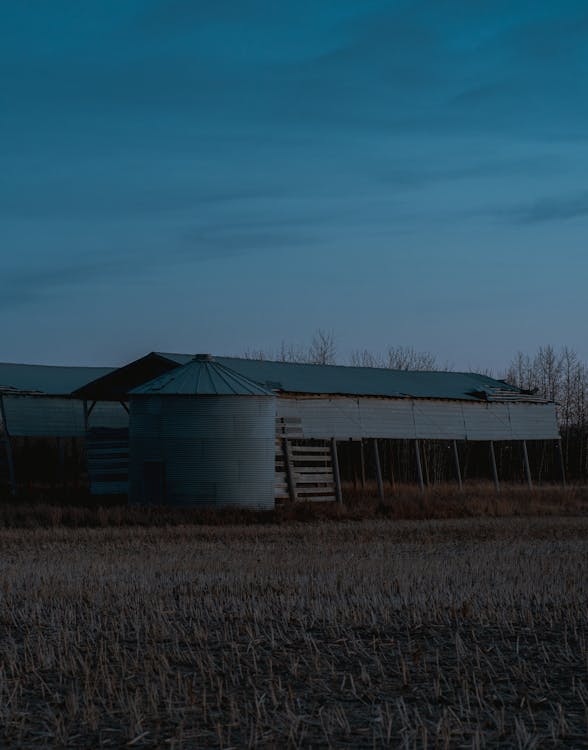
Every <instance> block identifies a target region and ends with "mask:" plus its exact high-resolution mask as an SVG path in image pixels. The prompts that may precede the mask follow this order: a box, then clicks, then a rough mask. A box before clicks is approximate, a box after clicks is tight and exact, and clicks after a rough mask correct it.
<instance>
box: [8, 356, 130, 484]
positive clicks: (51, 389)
mask: <svg viewBox="0 0 588 750" xmlns="http://www.w3.org/2000/svg"><path fill="white" fill-rule="evenodd" d="M113 369H114V368H111V367H61V366H52V365H31V364H13V363H0V476H3V477H4V478H5V479H8V480H9V484H10V487H11V490H12V492H13V493H14V492H15V490H16V480H17V479H18V477H17V476H16V475H15V452H16V453H17V454H19V455H20V457H21V459H22V460H21V462H20V463H22V464H23V465H26V466H29V465H30V463H31V456H34V455H38V454H39V452H41V453H44V454H47V453H53V452H54V453H55V457H56V459H55V460H56V462H57V463H62V462H63V461H64V460H65V457H66V455H67V453H68V451H70V452H71V451H73V452H74V453H75V451H76V446H78V444H81V445H79V446H78V447H79V448H80V452H84V453H86V452H87V451H86V449H88V451H89V453H90V455H91V453H92V444H91V436H92V434H95V435H100V434H101V433H102V431H104V430H106V431H107V433H108V434H109V435H110V436H112V432H111V431H112V430H114V431H117V432H118V434H119V435H120V437H121V440H122V441H124V443H125V445H126V444H128V414H127V411H126V408H125V406H124V403H123V404H121V403H120V402H108V401H102V402H100V403H96V404H95V405H94V408H90V407H89V406H88V404H87V403H85V402H84V400H83V399H80V398H78V397H76V396H75V395H73V393H74V391H76V390H77V389H78V388H80V387H82V386H83V385H85V384H87V383H89V382H91V381H94V380H96V379H99V378H103V377H105V376H106V375H108V373H110V372H112V371H113ZM39 445H40V448H41V450H40V451H39V450H36V451H35V450H34V448H35V446H39ZM18 457H19V456H18V455H17V457H16V459H18ZM16 463H18V460H16ZM124 471H125V473H126V466H125V467H124ZM123 485H124V486H119V488H118V489H119V491H120V490H122V491H123V492H126V479H125V480H124V482H123ZM95 489H100V486H99V485H96V486H95ZM109 489H111V490H112V489H113V488H112V487H110V488H109Z"/></svg>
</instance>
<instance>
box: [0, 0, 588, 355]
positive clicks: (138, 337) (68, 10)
mask: <svg viewBox="0 0 588 750" xmlns="http://www.w3.org/2000/svg"><path fill="white" fill-rule="evenodd" d="M0 14H1V22H0V159H1V162H0V163H1V164H2V172H1V174H2V178H1V179H0V259H1V264H2V265H1V273H0V321H1V322H2V330H3V336H2V344H1V346H0V360H5V361H29V362H35V361H39V362H55V363H62V362H64V363H80V364H111V363H112V364H116V363H119V362H124V361H128V360H129V359H132V358H134V357H135V356H139V355H141V354H142V353H144V352H145V351H149V350H152V349H161V350H168V351H187V352H190V351H212V352H216V353H219V354H239V353H241V352H243V351H244V350H245V349H248V348H267V349H275V348H276V347H278V346H279V344H280V342H281V341H282V340H284V341H286V342H290V343H292V344H300V343H304V342H306V341H308V340H309V339H310V337H311V336H312V333H313V331H314V330H315V329H316V328H319V327H320V328H323V329H326V330H332V331H334V333H335V336H336V339H337V344H338V349H339V353H340V357H341V359H342V360H343V361H345V359H346V357H347V356H348V354H349V353H350V351H351V350H353V349H357V348H368V349H372V350H383V349H385V348H387V347H388V346H389V345H409V346H414V347H415V348H416V349H420V350H428V351H431V352H433V353H435V354H437V355H438V357H439V359H440V360H441V361H442V362H448V363H450V364H452V365H454V366H455V367H458V368H462V369H464V368H468V367H495V368H500V367H502V366H503V365H504V364H505V363H506V362H508V361H509V360H510V358H511V357H512V355H513V354H514V353H515V352H516V351H517V350H519V349H522V350H524V351H532V350H534V349H535V348H536V347H537V346H538V345H539V344H543V343H549V342H552V343H554V344H568V345H570V346H572V347H574V348H576V349H577V350H578V352H579V353H580V354H581V355H582V356H583V357H585V358H588V341H587V337H586V333H585V328H586V324H585V318H586V308H587V305H586V280H587V278H588V273H587V272H588V254H587V252H586V247H585V238H586V229H587V226H588V181H587V178H586V174H587V167H588V128H587V125H588V96H587V95H586V94H587V91H586V87H587V81H588V78H587V74H588V43H587V42H588V7H587V6H586V4H585V3H582V2H571V1H569V0H563V2H559V3H554V2H553V1H552V0H549V1H545V0H534V2H524V1H523V0H521V1H520V2H517V3H513V2H505V1H503V0H494V1H493V2H487V3H482V2H479V1H477V0H459V1H458V0H443V1H441V2H440V1H439V0H425V1H422V2H416V1H411V2H409V1H408V0H407V1H406V2H400V1H398V2H393V1H390V2H377V1H376V0H357V1H354V2H351V0H332V1H331V0H313V1H312V2H310V1H309V0H308V1H305V0H297V1H296V2H293V1H291V0H281V1H280V2H261V1H251V2H247V1H246V0H216V1H215V2H208V0H206V1H202V2H198V0H157V1H156V0H125V2H120V0H100V2H98V1H94V0H88V1H87V2H77V1H75V0H52V1H51V2H50V3H49V2H45V0H19V1H18V2H8V0H7V1H6V2H1V0H0Z"/></svg>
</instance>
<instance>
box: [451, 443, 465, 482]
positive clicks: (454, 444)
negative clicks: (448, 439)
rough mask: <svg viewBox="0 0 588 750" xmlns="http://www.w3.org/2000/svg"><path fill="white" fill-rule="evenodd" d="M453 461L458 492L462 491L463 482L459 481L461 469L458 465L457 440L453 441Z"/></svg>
mask: <svg viewBox="0 0 588 750" xmlns="http://www.w3.org/2000/svg"><path fill="white" fill-rule="evenodd" d="M453 459H454V461H455V473H456V475H457V483H458V485H459V491H460V492H461V491H462V490H463V482H462V481H461V467H460V465H459V451H458V450H457V440H454V441H453Z"/></svg>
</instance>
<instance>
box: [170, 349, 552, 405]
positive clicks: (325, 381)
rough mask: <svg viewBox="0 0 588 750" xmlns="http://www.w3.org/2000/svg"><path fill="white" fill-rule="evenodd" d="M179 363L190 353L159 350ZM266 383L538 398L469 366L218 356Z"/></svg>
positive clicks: (351, 392) (299, 388)
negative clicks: (393, 366) (424, 367)
mask: <svg viewBox="0 0 588 750" xmlns="http://www.w3.org/2000/svg"><path fill="white" fill-rule="evenodd" d="M156 354H157V355H158V356H160V357H164V358H166V359H168V360H171V361H173V362H177V363H178V364H185V363H186V362H188V361H190V359H191V358H192V357H191V355H188V354H170V353H165V352H157V353H156ZM216 361H217V362H219V363H220V364H223V365H225V366H226V367H230V368H231V369H232V370H234V371H236V372H238V373H240V374H241V375H244V376H245V377H246V378H249V379H250V380H252V381H254V382H256V383H259V384H260V385H262V386H263V387H265V388H268V389H269V390H274V391H282V392H284V393H291V394H295V393H306V394H316V395H318V394H322V395H325V394H332V395H345V396H383V397H388V398H435V399H459V400H465V401H480V400H487V401H503V400H504V401H506V400H508V401H512V400H521V401H523V400H525V401H526V400H535V401H536V400H538V399H536V398H534V397H532V396H530V395H529V394H526V393H524V392H523V391H521V390H520V389H519V388H516V387H515V386H511V385H508V384H507V383H505V382H503V381H501V380H494V379H493V378H489V377H487V376H486V375H477V374H475V373H469V372H468V373H466V372H429V371H414V370H389V369H383V368H376V367H347V366H341V365H307V364H299V363H294V362H273V361H270V360H256V359H241V358H238V357H217V358H216Z"/></svg>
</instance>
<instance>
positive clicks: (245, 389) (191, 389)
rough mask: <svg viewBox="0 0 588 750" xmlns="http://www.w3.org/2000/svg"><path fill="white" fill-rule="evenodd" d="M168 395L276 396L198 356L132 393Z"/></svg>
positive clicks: (207, 357) (228, 368)
mask: <svg viewBox="0 0 588 750" xmlns="http://www.w3.org/2000/svg"><path fill="white" fill-rule="evenodd" d="M146 394H152V395H155V394H160V395H164V396H273V395H274V394H273V393H272V392H271V391H268V390H267V389H266V388H263V387H262V386H261V385H259V384H258V383H255V382H254V381H253V380H249V378H246V377H245V376H244V375H240V374H239V373H238V372H235V370H232V369H231V368H230V367H227V366H226V365H222V364H221V363H220V362H218V361H217V360H215V359H214V357H212V356H211V355H210V354H197V355H196V356H195V357H194V358H193V359H192V360H190V362H188V363H187V364H185V365H183V366H182V367H177V368H176V369H174V370H171V371H170V372H166V373H164V374H163V375H160V376H159V377H157V378H155V379H154V380H150V381H149V382H148V383H144V384H143V385H140V386H139V387H138V388H134V389H133V390H132V391H131V395H133V396H134V395H146Z"/></svg>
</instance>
